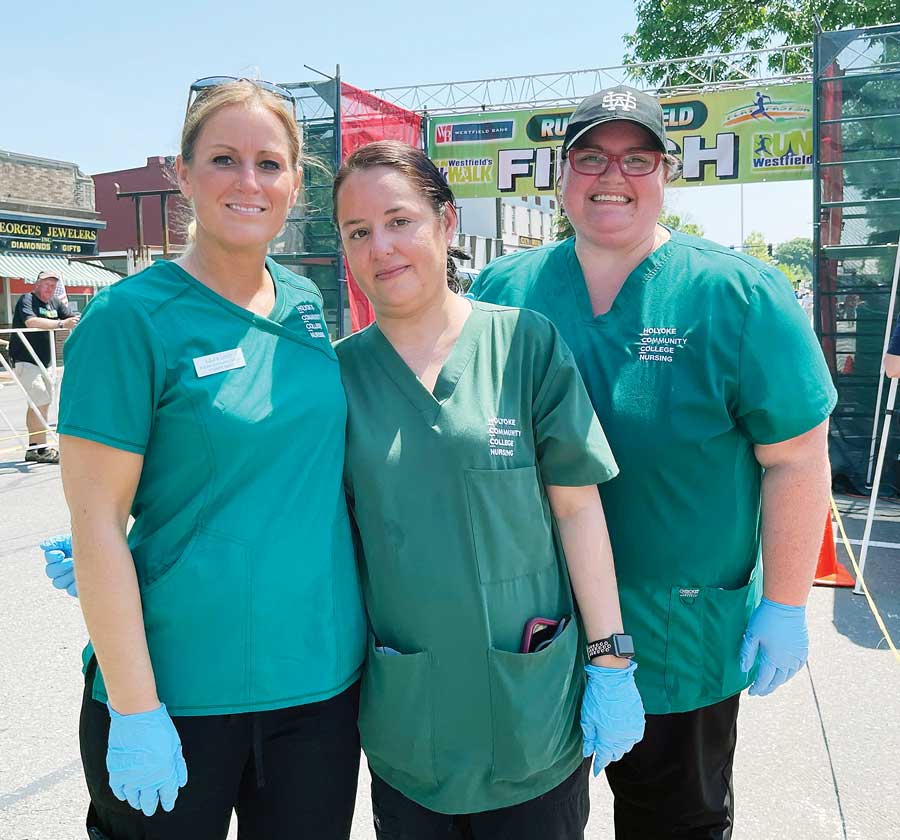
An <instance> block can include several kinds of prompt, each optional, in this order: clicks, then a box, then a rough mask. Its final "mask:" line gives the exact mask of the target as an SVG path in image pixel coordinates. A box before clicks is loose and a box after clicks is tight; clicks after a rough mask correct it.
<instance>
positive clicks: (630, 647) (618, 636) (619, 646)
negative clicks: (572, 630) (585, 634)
mask: <svg viewBox="0 0 900 840" xmlns="http://www.w3.org/2000/svg"><path fill="white" fill-rule="evenodd" d="M596 656H619V657H621V658H622V659H631V658H633V657H634V642H633V641H632V640H631V636H628V635H626V634H625V633H613V634H612V636H609V637H608V638H606V639H597V641H596V642H591V643H590V644H589V645H588V646H587V657H588V659H593V658H594V657H596Z"/></svg>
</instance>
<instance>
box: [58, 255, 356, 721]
mask: <svg viewBox="0 0 900 840" xmlns="http://www.w3.org/2000/svg"><path fill="white" fill-rule="evenodd" d="M267 268H268V270H269V273H270V275H271V276H272V278H273V280H274V283H275V290H276V301H275V307H274V309H273V310H272V312H271V313H270V314H269V316H268V317H267V318H264V317H261V316H258V315H254V314H252V313H250V312H248V311H247V310H245V309H242V308H241V307H239V306H236V305H235V304H233V303H230V302H229V301H227V300H226V299H225V298H223V297H221V296H219V295H217V294H216V293H215V292H213V291H212V290H211V289H209V288H208V287H206V286H204V285H203V284H202V283H200V282H198V281H197V280H195V279H194V278H193V277H191V276H190V275H189V274H187V273H186V272H185V271H184V270H182V269H181V268H180V267H178V266H176V265H175V264H173V263H156V264H154V265H153V266H151V267H150V268H148V269H147V270H146V271H143V272H141V273H140V274H137V275H134V276H132V277H128V278H126V279H125V280H122V281H120V282H118V283H116V284H115V285H114V286H112V287H110V288H109V289H105V290H104V291H102V292H101V293H100V294H98V295H97V296H96V297H95V298H94V300H92V301H91V303H90V305H89V306H88V307H87V309H86V310H85V314H84V318H82V320H81V323H80V324H79V325H78V328H77V329H75V330H74V331H73V332H72V335H71V337H70V338H69V340H68V342H67V343H66V348H65V363H66V364H65V377H64V379H63V386H62V396H61V400H60V412H59V431H60V433H61V434H64V435H73V436H76V437H81V438H86V439H88V440H92V441H96V442H98V443H102V444H105V445H106V446H111V447H114V448H116V449H122V450H125V451H127V452H134V453H137V454H139V455H142V456H143V458H144V462H143V469H142V472H141V477H140V482H139V484H138V488H137V492H136V494H135V497H134V503H133V506H132V514H133V516H134V519H135V521H134V527H133V528H132V529H131V532H130V533H129V535H128V543H129V546H130V548H131V553H132V556H133V557H134V563H135V568H136V570H137V577H138V582H139V585H140V590H141V601H142V605H143V613H144V626H145V629H146V633H147V643H148V645H149V648H150V658H151V660H152V663H153V671H154V674H155V677H156V684H157V690H158V693H159V697H160V699H161V700H162V701H163V702H164V703H165V704H166V705H167V706H168V708H169V711H170V712H171V713H172V714H174V715H205V714H221V713H233V712H247V711H255V710H264V709H277V708H283V707H287V706H293V705H299V704H303V703H309V702H313V701H317V700H323V699H326V698H328V697H331V696H333V695H335V694H337V693H338V692H340V691H342V690H344V689H345V688H346V687H347V686H348V685H350V684H351V683H352V682H353V681H354V680H355V679H356V678H357V676H358V674H359V670H360V666H361V663H362V659H363V656H364V649H365V621H364V616H363V612H362V603H361V596H360V589H359V579H358V572H357V567H356V562H355V558H354V552H353V544H352V539H351V536H350V526H349V521H348V516H347V509H346V504H345V500H344V494H343V492H342V487H341V477H342V471H343V460H344V435H345V425H346V401H345V398H344V392H343V388H342V386H341V379H340V373H339V369H338V362H337V357H336V356H335V354H334V351H333V349H332V347H331V344H330V342H329V339H328V333H327V330H326V327H325V320H324V317H323V314H322V297H321V295H320V293H319V291H318V289H316V287H315V286H314V285H313V284H312V283H311V282H310V281H309V280H307V279H306V278H304V277H298V276H296V275H294V274H292V273H291V272H289V271H287V270H286V269H284V268H281V267H280V266H279V265H277V264H276V263H274V262H272V261H267ZM89 654H90V650H89V651H88V655H89ZM93 695H94V697H95V698H96V699H98V700H101V701H105V700H106V692H105V688H104V685H103V681H102V677H101V676H100V675H99V672H98V677H97V680H96V681H95V684H94V691H93Z"/></svg>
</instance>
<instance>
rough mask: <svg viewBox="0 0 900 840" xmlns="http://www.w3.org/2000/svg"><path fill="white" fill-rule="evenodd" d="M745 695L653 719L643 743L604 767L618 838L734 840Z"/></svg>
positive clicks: (617, 839)
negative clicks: (735, 771) (735, 777)
mask: <svg viewBox="0 0 900 840" xmlns="http://www.w3.org/2000/svg"><path fill="white" fill-rule="evenodd" d="M739 697H740V695H739V694H736V695H735V696H734V697H729V698H728V699H727V700H723V701H722V702H721V703H716V704H715V705H712V706H706V707H705V708H702V709H696V710H695V711H693V712H682V713H679V714H670V715H647V727H646V731H645V734H644V739H643V740H642V741H641V742H640V743H639V744H637V745H636V746H635V747H634V748H633V749H632V750H631V752H628V753H626V754H625V756H624V758H622V760H621V761H617V762H615V763H614V764H610V765H609V766H608V767H607V768H606V779H607V781H608V782H609V786H610V788H612V792H613V796H614V797H615V804H614V812H615V822H616V840H649V838H653V840H665V838H691V839H692V840H730V838H731V827H732V824H733V822H734V797H733V790H732V785H731V770H732V764H733V762H734V747H735V744H736V743H737V714H738V699H739Z"/></svg>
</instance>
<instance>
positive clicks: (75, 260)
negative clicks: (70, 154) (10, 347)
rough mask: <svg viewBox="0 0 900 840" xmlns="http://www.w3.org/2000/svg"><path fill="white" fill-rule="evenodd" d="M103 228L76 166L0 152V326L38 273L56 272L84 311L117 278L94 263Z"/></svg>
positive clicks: (90, 184) (8, 320)
mask: <svg viewBox="0 0 900 840" xmlns="http://www.w3.org/2000/svg"><path fill="white" fill-rule="evenodd" d="M104 227H105V224H104V222H103V221H102V220H101V218H100V214H99V213H98V212H97V210H96V208H95V206H94V182H93V180H92V179H91V178H90V177H88V176H87V175H85V174H84V173H83V172H82V171H81V170H80V169H79V168H78V166H77V165H76V164H74V163H69V162H67V161H60V160H48V159H46V158H39V157H33V156H32V155H23V154H17V153H15V152H6V151H2V150H0V327H8V326H9V325H10V323H11V322H12V314H13V309H14V308H15V305H16V301H17V300H18V299H19V297H20V296H21V295H22V294H24V293H25V292H27V291H29V290H30V288H31V286H30V284H31V283H33V282H34V280H35V278H36V277H37V275H38V274H39V273H40V272H41V271H45V270H52V271H57V272H60V273H61V275H62V278H63V281H64V283H65V285H66V292H67V294H68V296H69V300H70V302H71V303H72V304H74V305H75V306H77V307H78V308H79V309H82V308H83V307H84V304H85V303H87V301H88V299H89V298H90V297H91V295H93V294H94V292H95V291H96V289H97V288H100V287H102V286H108V285H109V284H110V283H113V282H115V281H116V280H117V279H118V275H117V274H115V273H113V272H110V271H107V270H105V269H104V268H102V267H101V266H99V265H97V264H95V263H93V262H92V261H90V260H86V259H85V258H89V257H92V256H95V255H96V254H97V239H98V234H99V232H100V231H102V230H103V228H104Z"/></svg>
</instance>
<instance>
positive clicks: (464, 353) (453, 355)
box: [371, 301, 491, 422]
mask: <svg viewBox="0 0 900 840" xmlns="http://www.w3.org/2000/svg"><path fill="white" fill-rule="evenodd" d="M471 303H472V311H471V312H470V313H469V317H468V318H466V322H465V324H463V328H462V330H460V333H459V335H458V336H457V338H456V341H455V342H454V343H453V347H452V348H451V350H450V353H449V355H448V356H447V358H446V359H445V360H444V364H443V365H442V366H441V370H440V373H439V374H438V377H437V380H436V381H435V383H434V391H429V390H428V389H427V388H426V387H425V386H424V385H423V384H422V381H421V380H420V379H419V377H418V376H416V375H415V374H414V373H413V372H412V369H411V368H410V367H409V365H407V364H406V362H405V361H403V357H402V356H401V355H400V354H399V353H398V352H397V351H396V350H395V349H394V345H393V344H391V342H390V341H388V339H387V337H386V336H385V334H384V333H383V332H382V331H381V329H380V328H379V326H378V322H377V321H376V322H375V323H374V324H372V327H371V329H372V341H373V342H374V344H375V346H376V348H377V352H376V353H375V354H374V356H375V359H376V361H377V362H378V364H379V365H380V366H381V368H382V369H383V370H384V372H385V373H386V374H387V375H388V376H389V377H390V379H391V381H392V382H393V383H394V384H395V385H396V386H397V388H398V389H399V390H400V391H401V393H402V394H403V395H404V396H405V397H406V398H407V399H408V400H409V402H410V403H412V405H413V406H414V407H415V408H416V410H418V411H420V412H422V413H423V414H424V413H427V414H429V415H430V422H433V421H434V418H435V417H436V416H437V412H438V411H440V408H441V406H442V405H443V404H444V403H445V402H446V401H447V400H448V399H450V397H452V396H453V392H454V390H455V389H456V385H457V383H458V382H459V380H460V378H461V377H462V375H463V372H464V371H465V369H466V368H467V367H468V365H469V362H470V361H471V360H472V357H473V356H474V355H475V348H476V347H477V346H478V339H479V338H480V336H481V333H482V332H483V331H484V328H485V326H486V325H487V324H488V322H489V321H490V318H491V315H490V311H489V310H488V309H487V308H486V307H485V306H484V305H483V304H481V303H479V302H478V301H471Z"/></svg>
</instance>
